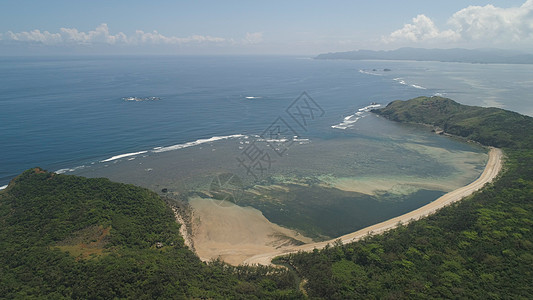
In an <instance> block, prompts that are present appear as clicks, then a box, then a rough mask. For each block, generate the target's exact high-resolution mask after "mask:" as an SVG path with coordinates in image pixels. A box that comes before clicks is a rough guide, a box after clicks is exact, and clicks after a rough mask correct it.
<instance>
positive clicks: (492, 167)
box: [232, 148, 503, 265]
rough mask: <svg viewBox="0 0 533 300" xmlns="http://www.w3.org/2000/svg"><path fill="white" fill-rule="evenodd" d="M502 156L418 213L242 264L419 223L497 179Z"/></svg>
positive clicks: (495, 154)
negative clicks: (473, 178)
mask: <svg viewBox="0 0 533 300" xmlns="http://www.w3.org/2000/svg"><path fill="white" fill-rule="evenodd" d="M502 157H503V153H502V151H501V150H500V149H497V148H491V149H490V151H489V159H488V161H487V165H486V166H485V169H484V171H483V173H482V174H481V175H480V176H479V178H478V179H476V180H475V181H474V182H472V183H470V184H468V185H466V186H464V187H461V188H458V189H456V190H454V191H451V192H449V193H447V194H445V195H443V196H442V197H440V198H438V199H437V200H435V201H433V202H431V203H429V204H427V205H425V206H423V207H420V208H418V209H416V210H413V211H411V212H408V213H406V214H403V215H401V216H398V217H395V218H392V219H389V220H387V221H384V222H381V223H378V224H375V225H372V226H369V227H366V228H363V229H361V230H358V231H355V232H352V233H349V234H346V235H343V236H341V237H338V238H335V239H331V240H328V241H324V242H318V243H309V244H305V245H300V246H287V247H281V248H279V249H277V250H276V251H272V252H268V253H263V254H258V255H255V256H252V257H250V258H247V259H246V260H244V261H243V262H242V263H243V264H248V265H252V264H261V265H269V264H271V261H272V259H273V258H274V257H276V256H280V255H283V254H288V253H295V252H298V251H313V249H322V248H324V247H325V246H326V245H327V244H333V243H334V242H335V241H337V240H339V239H340V240H341V241H342V243H343V244H346V243H350V242H354V241H357V240H358V239H360V238H362V237H364V236H366V235H368V234H379V233H383V232H385V231H387V230H390V229H393V228H395V227H396V226H398V224H407V223H409V222H411V221H414V220H418V219H420V218H423V217H425V216H428V215H431V214H433V213H435V212H436V211H437V210H439V209H440V208H442V207H445V206H447V205H449V204H451V203H454V202H457V201H460V200H461V199H463V198H464V197H467V196H469V195H471V194H472V193H474V192H475V191H477V190H479V189H481V188H482V187H483V186H484V185H485V184H486V183H489V182H491V181H492V180H493V179H494V178H496V176H497V175H498V173H499V172H500V170H501V168H502ZM232 263H235V261H233V262H232Z"/></svg>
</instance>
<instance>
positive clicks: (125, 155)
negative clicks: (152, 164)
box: [100, 151, 148, 162]
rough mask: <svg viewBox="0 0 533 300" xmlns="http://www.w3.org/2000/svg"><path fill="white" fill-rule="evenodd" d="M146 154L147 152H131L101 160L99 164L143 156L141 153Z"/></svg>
mask: <svg viewBox="0 0 533 300" xmlns="http://www.w3.org/2000/svg"><path fill="white" fill-rule="evenodd" d="M146 152H148V151H139V152H132V153H125V154H120V155H115V156H113V157H110V158H108V159H104V160H101V161H100V162H108V161H112V160H116V159H119V158H124V157H128V156H133V155H138V154H143V153H146Z"/></svg>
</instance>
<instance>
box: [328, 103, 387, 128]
mask: <svg viewBox="0 0 533 300" xmlns="http://www.w3.org/2000/svg"><path fill="white" fill-rule="evenodd" d="M378 107H381V104H375V103H373V104H370V105H367V106H365V107H362V108H359V109H358V110H357V112H356V113H355V114H353V115H349V116H347V117H344V120H343V121H342V122H341V123H339V124H337V125H332V126H331V128H335V129H343V130H344V129H347V128H350V127H352V126H353V125H354V124H355V123H356V122H357V121H359V120H360V119H361V118H364V117H366V116H367V115H368V112H369V111H371V110H372V109H374V108H378Z"/></svg>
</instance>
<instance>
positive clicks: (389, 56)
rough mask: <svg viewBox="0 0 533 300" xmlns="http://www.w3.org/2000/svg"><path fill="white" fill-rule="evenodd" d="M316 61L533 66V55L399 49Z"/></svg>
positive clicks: (335, 54) (335, 55)
mask: <svg viewBox="0 0 533 300" xmlns="http://www.w3.org/2000/svg"><path fill="white" fill-rule="evenodd" d="M315 59H346V60H412V61H438V62H458V63H479V64H533V54H529V53H522V52H517V51H510V50H500V49H472V50H471V49H461V48H454V49H423V48H407V47H406V48H399V49H396V50H389V51H383V50H381V51H373V50H355V51H347V52H332V53H324V54H319V55H318V56H316V57H315Z"/></svg>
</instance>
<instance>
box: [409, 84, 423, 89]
mask: <svg viewBox="0 0 533 300" xmlns="http://www.w3.org/2000/svg"><path fill="white" fill-rule="evenodd" d="M411 86H412V87H414V88H415V89H419V90H427V89H426V88H425V87H423V86H419V85H416V84H411Z"/></svg>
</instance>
